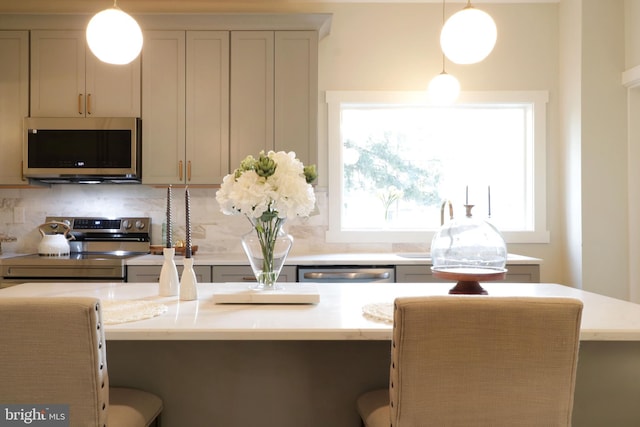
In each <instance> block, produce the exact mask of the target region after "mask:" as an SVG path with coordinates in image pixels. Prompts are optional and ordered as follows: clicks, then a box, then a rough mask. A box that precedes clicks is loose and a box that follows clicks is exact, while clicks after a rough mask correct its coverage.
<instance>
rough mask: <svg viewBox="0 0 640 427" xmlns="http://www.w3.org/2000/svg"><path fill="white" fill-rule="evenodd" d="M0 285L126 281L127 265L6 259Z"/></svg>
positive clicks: (3, 286)
mask: <svg viewBox="0 0 640 427" xmlns="http://www.w3.org/2000/svg"><path fill="white" fill-rule="evenodd" d="M1 271H2V275H1V276H0V287H2V288H5V287H7V286H12V285H17V284H20V283H26V282H124V281H125V277H126V266H125V264H124V262H122V263H120V265H78V266H73V265H37V264H33V265H15V264H13V265H12V264H11V259H8V260H4V262H3V264H2V270H1Z"/></svg>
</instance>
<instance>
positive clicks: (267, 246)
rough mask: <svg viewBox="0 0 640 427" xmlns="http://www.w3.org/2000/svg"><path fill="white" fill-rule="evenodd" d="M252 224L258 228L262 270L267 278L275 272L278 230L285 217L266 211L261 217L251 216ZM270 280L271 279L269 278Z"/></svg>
mask: <svg viewBox="0 0 640 427" xmlns="http://www.w3.org/2000/svg"><path fill="white" fill-rule="evenodd" d="M250 221H251V224H252V225H253V227H254V228H255V230H256V233H257V235H258V240H259V241H260V249H261V250H262V272H263V274H265V276H266V277H267V278H269V277H271V276H272V275H271V273H273V270H274V269H273V254H274V251H275V247H276V240H277V238H278V231H279V230H280V228H281V226H282V224H283V223H284V218H278V216H277V214H273V213H270V212H265V213H264V214H263V215H262V216H261V217H260V218H251V219H250ZM268 280H269V279H268Z"/></svg>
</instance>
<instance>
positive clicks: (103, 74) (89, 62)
mask: <svg viewBox="0 0 640 427" xmlns="http://www.w3.org/2000/svg"><path fill="white" fill-rule="evenodd" d="M140 78H141V76H140V57H138V58H136V59H135V60H134V61H132V62H131V63H129V64H126V65H114V64H107V63H106V62H102V61H100V60H99V59H98V58H96V57H95V55H93V53H91V51H90V50H89V49H87V53H86V88H85V104H86V105H85V111H86V116H87V117H140Z"/></svg>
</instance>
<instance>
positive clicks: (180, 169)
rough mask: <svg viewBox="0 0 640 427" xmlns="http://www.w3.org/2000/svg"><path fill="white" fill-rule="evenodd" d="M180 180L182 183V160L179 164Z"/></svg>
mask: <svg viewBox="0 0 640 427" xmlns="http://www.w3.org/2000/svg"><path fill="white" fill-rule="evenodd" d="M178 178H179V179H180V181H182V160H180V161H179V162H178Z"/></svg>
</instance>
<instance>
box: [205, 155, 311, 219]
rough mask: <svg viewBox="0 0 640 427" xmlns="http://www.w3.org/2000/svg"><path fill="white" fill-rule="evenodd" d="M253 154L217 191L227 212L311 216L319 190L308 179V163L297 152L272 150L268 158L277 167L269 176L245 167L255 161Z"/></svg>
mask: <svg viewBox="0 0 640 427" xmlns="http://www.w3.org/2000/svg"><path fill="white" fill-rule="evenodd" d="M262 154H263V153H262ZM249 157H251V156H247V158H246V159H244V160H243V161H242V163H241V167H240V169H237V170H236V171H235V172H234V173H232V174H229V175H227V176H225V177H224V180H223V182H222V185H221V186H220V190H218V191H217V192H216V200H217V201H218V203H219V204H220V210H221V211H222V212H223V213H224V214H226V215H234V214H243V215H246V216H248V217H250V218H260V217H261V216H262V214H263V213H265V212H267V211H269V212H273V213H276V214H277V215H278V217H280V218H289V217H295V216H302V217H304V216H309V214H310V213H311V211H312V210H313V208H314V206H315V202H316V198H315V193H314V191H313V187H312V186H311V184H308V183H307V182H306V179H305V175H304V165H303V164H302V162H301V161H300V160H298V159H297V158H296V154H295V153H294V152H293V151H291V152H288V153H287V152H284V151H279V152H274V151H269V152H268V153H267V157H268V158H270V159H272V160H273V161H274V162H275V164H276V168H275V172H273V174H272V175H269V176H267V177H261V176H259V175H258V174H257V173H256V171H255V170H252V169H249V170H245V168H249V167H250V166H251V165H252V164H254V162H255V159H253V157H251V158H249ZM271 170H272V169H271Z"/></svg>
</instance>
